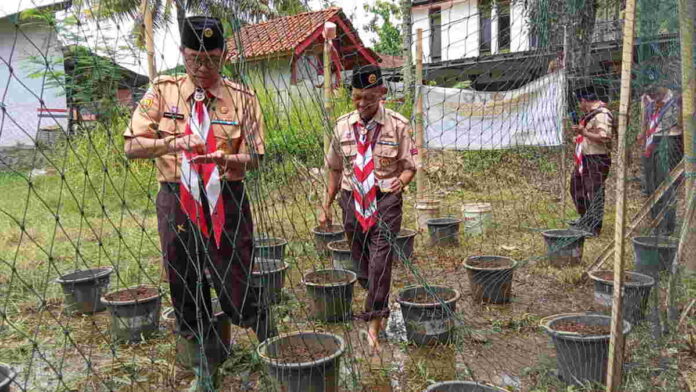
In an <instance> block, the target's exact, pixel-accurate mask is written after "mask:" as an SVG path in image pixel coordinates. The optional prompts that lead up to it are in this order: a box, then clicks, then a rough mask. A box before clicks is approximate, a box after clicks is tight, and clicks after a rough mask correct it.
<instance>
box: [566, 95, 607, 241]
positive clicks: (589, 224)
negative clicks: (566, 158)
mask: <svg viewBox="0 0 696 392" xmlns="http://www.w3.org/2000/svg"><path fill="white" fill-rule="evenodd" d="M575 96H576V98H577V100H578V103H579V108H580V111H581V112H582V113H583V114H584V115H583V116H582V117H581V118H580V121H579V123H578V124H577V125H573V127H572V129H573V132H574V133H575V154H574V158H575V167H574V169H573V174H572V176H571V179H570V194H571V197H572V198H573V203H574V204H575V209H576V210H577V212H578V214H579V215H580V218H579V219H577V220H575V221H573V222H571V226H572V227H573V228H576V229H579V230H583V231H587V232H589V233H590V234H591V235H594V236H598V235H599V234H600V233H601V231H602V223H603V220H604V190H605V186H604V184H605V182H606V180H607V176H608V175H609V169H610V168H611V155H610V154H611V140H612V123H613V121H614V119H613V116H612V113H611V111H610V110H609V109H608V108H607V105H606V104H605V103H604V102H602V101H601V100H600V99H599V97H598V95H597V92H596V91H595V89H594V88H593V87H585V88H582V89H579V90H577V91H576V94H575Z"/></svg>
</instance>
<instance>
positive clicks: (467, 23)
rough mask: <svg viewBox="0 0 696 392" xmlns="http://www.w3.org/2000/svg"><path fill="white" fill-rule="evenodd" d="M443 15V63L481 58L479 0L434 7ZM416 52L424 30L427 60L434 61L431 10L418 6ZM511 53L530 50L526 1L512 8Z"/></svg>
mask: <svg viewBox="0 0 696 392" xmlns="http://www.w3.org/2000/svg"><path fill="white" fill-rule="evenodd" d="M438 4H439V6H440V7H441V13H442V60H443V61H447V60H457V59H462V58H470V57H478V56H479V55H480V53H479V33H480V32H479V12H478V0H453V1H442V2H440V3H433V4H430V5H429V6H430V7H433V6H435V5H438ZM412 21H413V31H412V33H413V53H414V55H415V53H416V38H417V35H416V32H417V31H418V29H419V28H421V29H423V57H424V58H423V61H424V62H426V63H427V62H431V57H430V20H429V17H428V7H426V6H415V7H413V10H412ZM491 24H492V26H491V27H492V30H493V31H492V42H491V49H492V51H493V53H498V52H499V51H498V18H497V12H496V10H495V8H494V9H493V12H492V23H491ZM510 35H511V37H510V50H511V51H512V52H518V51H525V50H529V26H528V23H527V21H526V11H525V9H524V1H523V0H514V1H513V2H512V4H511V6H510Z"/></svg>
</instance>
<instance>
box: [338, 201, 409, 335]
mask: <svg viewBox="0 0 696 392" xmlns="http://www.w3.org/2000/svg"><path fill="white" fill-rule="evenodd" d="M354 203H355V202H354V200H353V193H352V192H351V191H346V190H344V191H342V192H341V208H342V209H343V227H344V229H345V231H346V237H347V239H348V241H349V242H350V243H351V256H352V258H353V260H355V261H358V265H359V266H360V271H359V272H358V281H359V282H360V285H361V286H363V288H366V289H367V298H366V300H365V313H364V314H362V315H358V316H357V317H358V318H360V319H363V320H365V321H369V320H372V319H375V318H382V317H388V316H389V291H390V289H391V268H392V258H393V256H392V249H393V247H394V243H395V241H396V236H397V235H398V233H399V231H400V230H401V218H402V207H403V198H402V194H401V193H396V194H394V193H382V192H378V193H377V216H378V218H379V220H378V222H377V224H375V225H374V226H372V228H370V230H368V231H367V233H365V232H363V230H362V227H361V226H360V223H358V220H357V219H356V218H355V209H354Z"/></svg>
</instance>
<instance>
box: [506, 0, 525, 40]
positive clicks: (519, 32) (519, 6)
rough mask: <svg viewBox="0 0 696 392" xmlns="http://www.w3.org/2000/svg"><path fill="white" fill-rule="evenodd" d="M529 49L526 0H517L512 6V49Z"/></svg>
mask: <svg viewBox="0 0 696 392" xmlns="http://www.w3.org/2000/svg"><path fill="white" fill-rule="evenodd" d="M525 50H529V23H527V11H526V10H525V8H524V1H522V0H516V1H514V2H513V3H512V5H511V6H510V51H512V52H524V51H525Z"/></svg>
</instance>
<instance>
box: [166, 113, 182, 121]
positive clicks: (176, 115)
mask: <svg viewBox="0 0 696 392" xmlns="http://www.w3.org/2000/svg"><path fill="white" fill-rule="evenodd" d="M163 116H164V118H173V119H176V120H181V119H182V118H184V115H183V114H181V113H172V112H164V114H163Z"/></svg>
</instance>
